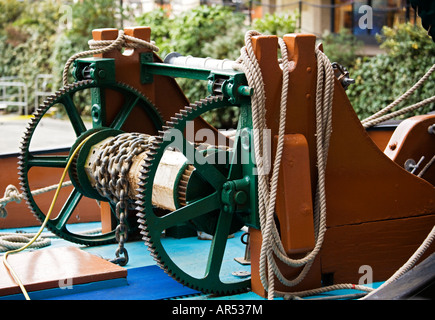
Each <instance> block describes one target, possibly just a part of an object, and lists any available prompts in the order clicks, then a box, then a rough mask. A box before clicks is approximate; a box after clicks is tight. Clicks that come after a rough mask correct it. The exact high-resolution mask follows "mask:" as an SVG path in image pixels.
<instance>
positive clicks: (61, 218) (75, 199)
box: [51, 188, 83, 231]
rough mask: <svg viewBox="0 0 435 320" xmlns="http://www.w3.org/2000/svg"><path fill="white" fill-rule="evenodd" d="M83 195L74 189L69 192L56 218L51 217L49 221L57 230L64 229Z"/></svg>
mask: <svg viewBox="0 0 435 320" xmlns="http://www.w3.org/2000/svg"><path fill="white" fill-rule="evenodd" d="M82 197H83V195H82V194H81V193H80V192H79V191H78V190H77V189H76V188H74V190H73V191H72V192H71V193H70V195H69V197H68V199H67V201H66V202H65V204H64V205H63V207H62V209H61V210H60V212H59V215H58V217H57V218H55V219H52V220H51V222H52V224H53V225H54V226H55V228H56V229H57V230H59V231H65V230H66V229H65V228H66V224H67V222H68V220H69V218H70V217H71V215H72V214H73V212H74V210H75V209H76V207H77V205H78V204H79V202H80V200H81V199H82Z"/></svg>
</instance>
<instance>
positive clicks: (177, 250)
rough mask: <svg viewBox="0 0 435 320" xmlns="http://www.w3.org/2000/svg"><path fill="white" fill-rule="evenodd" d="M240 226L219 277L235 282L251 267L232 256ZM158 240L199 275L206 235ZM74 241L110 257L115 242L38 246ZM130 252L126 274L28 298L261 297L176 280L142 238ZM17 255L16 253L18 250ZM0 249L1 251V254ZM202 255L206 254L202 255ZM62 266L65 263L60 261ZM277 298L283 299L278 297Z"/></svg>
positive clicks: (240, 248) (239, 248)
mask: <svg viewBox="0 0 435 320" xmlns="http://www.w3.org/2000/svg"><path fill="white" fill-rule="evenodd" d="M74 227H75V228H76V231H77V232H78V231H80V230H81V229H83V230H90V229H93V228H95V226H93V224H89V223H86V224H77V225H75V226H74ZM19 230H20V231H24V232H30V233H32V232H36V231H37V230H38V228H37V227H34V228H22V229H19ZM15 231H16V229H13V230H11V229H8V230H0V232H15ZM242 234H243V231H239V232H237V233H236V234H235V236H234V238H231V239H229V240H228V243H227V250H226V253H225V257H224V263H223V267H222V272H221V278H222V279H223V281H234V280H238V279H239V278H237V277H235V276H233V275H232V272H234V271H250V266H249V265H248V266H243V265H241V264H239V263H238V262H236V261H235V260H234V258H236V257H243V255H244V251H245V246H244V245H243V244H242V243H241V241H240V237H241V235H242ZM162 244H163V245H164V246H165V249H166V250H167V252H170V253H171V257H172V255H173V256H174V261H175V262H176V264H177V265H178V266H180V267H181V268H182V269H183V270H189V273H192V275H195V274H198V275H202V274H203V270H204V268H205V260H204V259H203V260H204V261H200V257H199V255H198V252H208V248H209V246H210V244H211V241H209V240H198V239H197V238H196V237H189V238H182V239H174V238H162ZM62 246H75V247H78V248H80V249H81V250H84V251H87V252H89V253H91V254H94V255H96V256H99V257H102V258H104V259H113V258H114V253H115V250H116V249H117V247H118V245H117V244H111V245H105V246H95V247H86V246H81V245H77V244H74V243H71V242H68V241H65V240H63V239H60V238H54V239H52V241H51V245H50V246H48V247H46V248H42V249H39V250H45V249H48V248H53V247H62ZM125 247H126V249H127V251H128V253H129V257H130V259H129V263H128V264H127V265H126V266H125V268H126V269H127V273H128V275H127V279H124V278H121V279H113V280H106V281H100V282H95V283H89V284H81V285H73V286H71V287H70V288H68V287H67V288H55V289H49V290H43V291H38V292H29V296H30V298H31V299H32V300H162V299H177V300H180V301H185V300H258V301H261V300H265V299H264V298H263V297H261V296H259V295H257V294H255V293H253V292H246V293H242V294H236V295H231V296H214V295H209V294H203V293H201V292H198V291H195V290H193V289H190V288H188V287H186V286H183V285H181V284H180V283H178V282H177V281H175V280H174V279H172V278H171V277H169V276H168V275H167V274H166V273H164V271H163V270H161V269H160V268H159V267H158V266H157V265H156V262H155V261H154V260H153V258H152V257H151V256H150V254H149V251H148V249H147V246H146V245H145V244H144V242H143V241H135V242H128V243H126V245H125ZM18 254H19V253H18ZM2 255H3V254H1V256H2ZM204 256H206V255H204ZM65 267H67V266H65ZM355 293H356V291H355V290H336V291H332V292H329V293H327V294H322V295H320V296H313V297H309V298H306V299H316V298H319V297H322V298H324V297H327V296H332V297H337V298H339V297H340V296H341V295H347V294H355ZM22 299H24V296H23V295H21V294H17V295H11V296H7V297H0V300H22ZM278 300H282V299H281V298H278Z"/></svg>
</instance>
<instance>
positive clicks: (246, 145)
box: [19, 27, 435, 296]
mask: <svg viewBox="0 0 435 320" xmlns="http://www.w3.org/2000/svg"><path fill="white" fill-rule="evenodd" d="M150 40H151V29H150V28H148V27H135V28H126V29H125V30H117V29H98V30H94V31H93V42H94V44H95V48H94V49H93V50H91V54H93V55H94V56H93V57H86V58H85V57H82V56H77V57H74V59H73V62H72V61H71V62H70V64H73V68H72V74H73V76H74V82H72V83H70V84H68V83H67V84H65V86H64V87H63V88H62V89H60V90H59V91H58V92H56V93H55V94H54V95H52V96H50V97H49V98H48V99H47V100H46V101H45V102H44V103H43V104H42V105H41V106H40V107H39V108H38V109H37V110H36V111H35V113H34V117H33V118H32V119H31V120H30V122H29V125H28V127H27V128H26V131H25V134H24V138H23V141H22V145H21V155H20V162H19V174H20V179H21V181H22V190H23V192H24V194H25V197H26V199H27V202H28V204H29V207H30V209H31V210H32V211H33V212H34V214H35V215H36V216H37V217H38V219H40V220H41V221H43V220H44V219H45V216H46V213H47V212H46V209H44V208H41V207H39V206H38V204H37V202H36V201H35V200H34V198H33V196H32V193H31V192H32V188H33V187H32V186H31V184H30V183H29V171H30V170H31V169H32V168H34V167H39V168H43V169H45V168H46V169H47V170H49V169H51V168H58V169H62V168H65V167H66V164H67V162H68V160H69V159H70V157H71V156H72V154H73V151H75V150H76V149H77V148H79V150H78V152H77V153H76V155H75V158H74V159H73V162H72V165H71V167H70V168H69V169H68V175H69V178H70V180H71V182H72V184H73V189H72V191H71V193H70V195H69V197H68V198H67V200H66V201H65V203H64V204H63V207H62V209H61V210H60V212H59V214H58V215H57V216H56V217H54V218H52V219H50V220H49V221H48V223H47V227H48V228H49V229H50V230H51V231H52V232H54V233H55V234H57V235H59V236H60V237H62V238H64V239H67V240H69V241H73V242H76V243H79V244H84V245H89V246H92V245H102V244H107V243H113V242H118V243H119V250H118V251H117V252H116V256H117V258H116V259H115V262H117V263H120V264H121V265H125V264H126V263H128V253H127V251H126V249H125V247H124V244H125V243H126V241H127V240H128V239H130V238H131V237H134V236H135V235H136V234H137V233H138V232H140V234H142V236H143V239H144V241H145V243H146V245H147V247H148V249H149V251H150V252H151V255H152V256H153V257H154V259H155V260H156V262H157V263H158V265H160V266H161V267H162V268H163V269H164V270H165V271H166V272H167V273H168V274H169V275H170V276H172V277H173V278H175V279H176V280H178V281H180V282H182V283H183V284H185V285H187V286H190V287H192V288H194V289H198V290H201V291H203V292H211V293H218V294H228V293H236V292H241V291H244V290H247V289H248V288H251V289H252V290H253V291H255V292H256V293H258V294H260V295H262V296H265V295H266V294H267V293H266V292H269V294H271V293H272V294H273V293H276V294H279V293H280V294H283V295H285V294H291V293H293V292H300V291H304V290H311V289H314V288H319V287H321V286H322V285H323V286H325V285H333V284H337V283H354V284H356V283H358V279H359V278H360V277H361V274H359V271H358V270H359V268H360V266H362V265H369V266H371V268H372V269H373V271H374V272H373V281H381V280H385V279H386V278H388V277H389V276H390V275H391V274H393V273H394V271H395V270H397V269H398V268H399V267H400V266H401V265H403V264H404V263H405V262H406V260H407V259H408V257H409V256H411V255H412V253H413V252H414V251H415V250H416V249H417V248H418V246H419V245H420V243H421V242H422V241H423V240H424V238H425V236H426V235H427V234H428V233H429V232H430V231H431V229H432V227H433V226H434V223H435V188H434V184H435V166H431V165H430V160H431V158H432V157H433V156H434V155H433V150H435V136H434V134H433V130H432V131H431V130H428V128H433V126H434V124H435V115H433V114H432V115H425V116H419V117H415V118H411V119H410V120H405V121H403V122H402V124H400V125H399V126H398V128H397V129H396V132H395V133H394V134H393V135H392V136H391V138H390V141H389V143H388V144H387V145H383V146H381V145H380V144H378V143H377V141H376V139H375V136H374V135H372V131H370V129H367V128H365V127H364V126H363V125H362V124H361V121H360V120H359V119H358V117H357V115H356V114H355V112H354V110H353V108H352V106H351V104H350V102H349V100H348V98H347V96H346V89H347V87H348V86H349V85H351V83H352V80H351V79H350V78H349V77H350V75H349V73H348V72H347V70H346V69H345V68H344V67H342V66H340V65H338V64H332V63H331V62H330V61H329V60H328V59H327V57H326V56H325V54H324V53H323V52H322V47H321V46H316V37H315V36H314V35H310V34H288V35H285V36H284V37H283V38H282V39H280V38H278V37H277V36H266V35H261V34H258V33H256V32H249V33H248V34H247V36H246V46H245V47H244V48H243V49H242V51H241V56H240V58H239V59H238V60H237V61H229V60H216V59H210V58H199V57H186V56H183V55H180V54H178V53H172V54H170V55H169V56H167V57H166V59H164V61H163V60H162V59H161V58H160V57H159V56H158V55H157V53H156V52H155V51H156V50H155V48H154V47H153V46H152V45H151V42H150ZM122 48H125V50H122ZM279 52H280V58H278V53H279ZM68 66H69V65H68ZM67 69H68V68H67ZM180 77H182V78H189V79H195V80H197V81H206V82H207V89H208V95H207V96H205V97H204V99H201V100H200V101H196V102H189V101H188V99H187V98H186V97H185V95H184V94H183V92H182V91H181V89H180V87H179V86H178V85H177V83H176V81H175V78H180ZM81 97H87V98H88V101H89V99H90V106H91V119H90V121H91V127H88V126H87V125H86V124H85V123H86V122H85V121H84V119H83V117H82V114H81V113H80V112H79V110H82V109H83V106H82V105H81V104H83V101H84V100H86V99H81ZM234 107H236V108H238V110H239V113H238V114H239V119H238V122H237V128H234V130H233V131H231V132H229V131H222V130H218V129H216V128H214V127H213V126H212V125H210V124H209V123H207V122H206V121H205V120H204V119H203V117H202V116H203V115H204V114H206V113H207V112H210V111H212V110H216V109H222V108H234ZM51 108H63V109H64V110H65V113H66V115H67V118H68V119H69V121H70V122H71V125H72V127H73V129H74V132H75V135H76V141H75V143H74V144H73V145H72V146H71V149H70V153H69V154H65V155H56V156H54V155H49V156H48V155H40V154H37V153H34V152H32V151H31V150H30V148H29V146H30V144H31V141H32V139H33V138H34V136H35V135H36V134H37V130H36V129H37V128H38V125H39V124H40V120H41V119H42V117H43V116H44V115H45V114H46V113H47V112H49V110H50V109H51ZM410 139H412V141H418V142H415V143H408V141H409V140H410ZM82 142H84V143H83V144H81V143H82ZM79 146H80V147H79ZM422 156H424V158H423V159H422V160H421V161H420V162H419V166H420V168H423V167H425V166H426V167H427V168H426V169H425V171H424V172H420V170H417V171H415V172H413V173H411V172H409V171H407V170H406V168H405V161H406V160H408V159H421V157H422ZM408 163H409V162H408ZM419 172H420V173H421V174H418V173H419ZM82 198H89V199H95V200H96V201H98V203H99V204H100V206H101V222H102V226H103V228H102V233H100V234H83V233H79V232H74V231H71V230H70V229H68V228H67V223H68V220H69V219H70V217H71V216H72V215H73V212H74V210H75V209H76V207H77V205H78V203H79V201H80V200H81V199H82ZM243 227H247V228H248V230H249V231H248V232H249V243H248V244H249V247H248V248H249V256H250V263H251V277H250V278H246V277H242V278H236V280H234V281H231V282H227V281H225V280H223V279H222V278H221V277H220V269H221V265H222V262H223V260H224V259H226V252H225V249H226V243H227V240H228V238H229V237H230V236H231V235H232V234H233V233H235V232H237V231H239V230H240V229H242V228H243ZM177 228H179V229H184V230H187V231H189V232H190V231H192V232H193V233H194V234H195V233H196V232H204V233H206V234H208V235H210V237H211V239H212V240H211V245H210V249H209V251H207V252H201V254H204V255H205V258H204V259H203V260H201V259H200V258H199V255H200V254H199V253H198V255H197V256H196V254H195V257H193V259H196V258H198V260H197V261H192V262H193V263H196V264H201V265H202V268H201V270H200V272H199V273H197V272H196V271H197V270H196V269H197V268H194V269H195V270H191V269H189V268H190V267H189V266H187V267H186V266H184V265H183V266H180V265H179V264H178V262H177V260H176V258H174V257H173V252H172V251H171V250H169V249H168V248H166V247H165V246H164V245H163V244H162V241H161V238H162V236H163V235H166V236H170V234H171V230H174V229H177ZM432 251H433V248H432V249H430V250H429V251H428V252H432ZM144 254H146V253H144Z"/></svg>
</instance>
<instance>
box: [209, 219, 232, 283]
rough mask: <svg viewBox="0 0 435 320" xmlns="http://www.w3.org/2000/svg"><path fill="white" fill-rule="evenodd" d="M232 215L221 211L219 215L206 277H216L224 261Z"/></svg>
mask: <svg viewBox="0 0 435 320" xmlns="http://www.w3.org/2000/svg"><path fill="white" fill-rule="evenodd" d="M231 221H232V215H231V214H230V213H228V212H224V210H221V212H220V214H219V220H218V225H217V227H216V232H215V234H214V237H213V242H212V244H211V247H210V253H209V257H208V263H207V268H206V277H212V278H213V277H216V276H218V275H219V271H220V269H221V266H222V261H223V259H224V253H225V247H226V243H227V238H228V234H229V231H230V226H231Z"/></svg>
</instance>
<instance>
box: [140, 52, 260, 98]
mask: <svg viewBox="0 0 435 320" xmlns="http://www.w3.org/2000/svg"><path fill="white" fill-rule="evenodd" d="M140 61H141V72H140V74H141V76H140V77H141V82H142V83H143V84H147V83H152V82H153V81H154V75H161V76H167V77H172V78H186V79H194V80H203V81H208V84H207V88H208V92H209V93H210V94H211V95H223V96H224V97H226V98H228V99H229V101H230V102H231V103H235V104H236V103H239V102H240V101H241V99H243V98H244V97H250V96H252V94H253V89H252V88H251V87H249V86H248V84H247V80H246V76H245V74H244V73H243V72H240V71H236V70H211V69H203V68H194V67H186V66H178V65H173V64H169V63H161V62H153V56H152V53H148V52H146V53H142V54H141V58H140Z"/></svg>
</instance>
